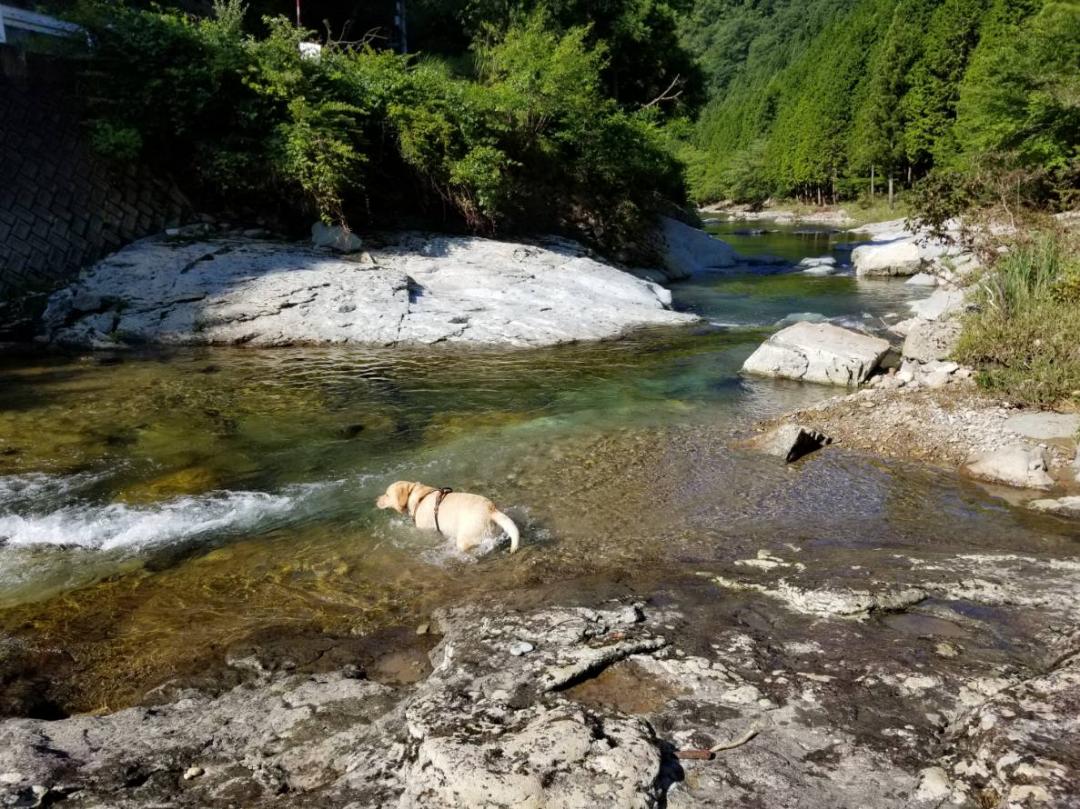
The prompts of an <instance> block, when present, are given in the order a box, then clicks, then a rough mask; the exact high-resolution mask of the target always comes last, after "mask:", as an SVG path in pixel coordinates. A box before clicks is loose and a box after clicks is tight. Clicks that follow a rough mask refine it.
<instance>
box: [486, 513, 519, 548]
mask: <svg viewBox="0 0 1080 809" xmlns="http://www.w3.org/2000/svg"><path fill="white" fill-rule="evenodd" d="M491 520H492V522H494V523H495V524H496V525H498V526H499V527H500V528H501V529H502V530H504V531H505V532H506V535H507V536H508V537H510V553H513V552H514V551H516V550H517V549H518V542H519V541H520V538H521V535H520V534H519V533H518V527H517V526H516V525H514V521H513V520H511V519H510V518H509V517H507V516H506V515H505V514H503V513H502V512H501V511H499V510H498V509H495V510H494V511H492V512H491Z"/></svg>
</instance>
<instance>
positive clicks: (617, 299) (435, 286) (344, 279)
mask: <svg viewBox="0 0 1080 809" xmlns="http://www.w3.org/2000/svg"><path fill="white" fill-rule="evenodd" d="M364 256H365V258H366V260H365V261H359V260H356V259H354V258H352V257H347V256H338V255H335V254H332V253H330V252H325V251H320V250H316V249H313V248H309V247H305V246H301V245H296V244H283V243H280V242H268V241H258V240H244V239H219V240H212V241H201V242H194V243H180V244H177V243H175V242H170V241H167V240H163V239H158V238H151V239H145V240H142V241H139V242H136V243H134V244H132V245H129V246H128V247H126V248H124V249H123V250H121V251H120V252H118V253H116V254H114V255H112V256H110V257H109V258H107V259H105V260H104V261H102V262H100V263H99V264H97V265H95V266H94V267H92V268H90V269H89V270H87V271H86V272H84V273H83V274H82V276H81V277H80V278H79V279H78V280H77V281H76V282H75V283H74V284H73V285H71V286H70V287H68V288H66V289H63V290H61V291H59V292H57V293H55V294H54V295H53V296H52V297H51V298H50V300H49V306H48V309H47V311H46V312H45V316H44V334H43V339H45V340H47V341H50V342H55V343H62V344H73V345H80V346H91V347H105V346H109V347H117V346H129V345H137V344H143V343H161V344H172V345H240V344H244V345H252V346H285V345H296V344H327V343H354V344H367V345H395V344H409V343H414V344H415V343H421V344H431V343H440V342H454V343H469V344H480V345H483V344H489V345H509V346H521V347H526V346H545V345H553V344H557V343H565V342H572V341H577V340H595V339H605V338H611V337H617V336H619V335H621V334H623V333H625V332H627V331H628V330H630V329H634V328H638V327H642V326H650V325H651V326H670V325H681V324H685V323H690V322H693V321H694V320H696V318H695V317H693V316H692V315H687V314H682V313H677V312H673V311H670V309H669V306H670V304H671V293H670V292H668V291H667V290H666V289H664V288H663V287H660V286H658V285H657V284H654V283H651V282H649V281H644V280H641V279H638V278H635V277H633V276H632V275H630V274H629V273H626V272H623V271H622V270H619V269H617V268H616V267H612V266H609V265H606V264H603V263H601V262H599V261H597V260H595V259H593V258H591V257H589V256H588V255H587V253H586V251H585V250H584V249H583V248H581V247H580V246H579V245H576V244H574V243H572V242H567V241H561V240H552V241H549V242H547V243H545V244H544V245H543V246H537V245H524V244H515V243H511V242H499V241H493V240H490V239H480V238H470V237H455V236H426V235H417V234H412V235H405V236H402V237H400V238H399V239H398V241H397V242H396V243H394V244H392V245H390V246H387V247H383V248H381V249H372V250H371V251H370V253H365V254H364Z"/></svg>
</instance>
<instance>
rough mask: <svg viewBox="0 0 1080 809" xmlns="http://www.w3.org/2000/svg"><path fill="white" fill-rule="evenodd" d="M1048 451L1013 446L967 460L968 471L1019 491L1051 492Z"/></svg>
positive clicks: (972, 474)
mask: <svg viewBox="0 0 1080 809" xmlns="http://www.w3.org/2000/svg"><path fill="white" fill-rule="evenodd" d="M1047 467H1048V463H1047V458H1046V450H1044V449H1043V448H1042V447H1027V446H1024V445H1022V444H1014V445H1013V446H1011V447H1005V448H1003V449H999V450H994V451H991V452H985V453H982V454H980V455H976V456H975V457H974V458H972V459H971V460H969V461H968V463H967V465H966V466H965V467H964V469H965V471H966V472H967V473H968V474H969V475H971V476H972V477H975V478H979V479H980V480H985V481H988V482H990V483H1002V484H1004V485H1006V486H1015V487H1017V488H1020V489H1049V488H1050V487H1051V486H1053V485H1054V479H1053V478H1051V477H1050V475H1049V473H1048V472H1047Z"/></svg>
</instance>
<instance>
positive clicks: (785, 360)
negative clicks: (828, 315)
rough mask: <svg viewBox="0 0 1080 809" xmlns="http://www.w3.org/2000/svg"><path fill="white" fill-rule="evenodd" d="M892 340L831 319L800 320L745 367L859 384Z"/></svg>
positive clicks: (770, 373) (825, 381)
mask: <svg viewBox="0 0 1080 809" xmlns="http://www.w3.org/2000/svg"><path fill="white" fill-rule="evenodd" d="M888 350H889V343H888V341H886V340H882V339H880V338H878V337H870V336H869V335H866V334H860V333H859V332H856V331H851V330H850V329H842V328H840V327H839V326H834V325H832V324H830V323H796V324H795V325H794V326H788V327H787V328H786V329H783V330H782V331H778V332H777V333H776V334H774V335H773V336H772V337H770V338H769V339H768V340H766V341H765V342H764V343H762V344H761V346H759V347H758V349H757V351H755V352H754V353H753V354H751V355H750V358H749V359H747V361H746V362H745V363H744V364H743V368H742V369H743V371H744V372H745V373H750V374H758V375H762V376H778V377H784V378H787V379H799V380H802V381H805V382H820V383H822V384H826V385H858V384H860V383H862V382H865V381H866V378H867V377H869V376H870V374H871V373H873V372H874V370H875V369H876V368H877V367H878V363H880V362H881V360H882V358H883V357H884V356H885V354H886V353H887V352H888Z"/></svg>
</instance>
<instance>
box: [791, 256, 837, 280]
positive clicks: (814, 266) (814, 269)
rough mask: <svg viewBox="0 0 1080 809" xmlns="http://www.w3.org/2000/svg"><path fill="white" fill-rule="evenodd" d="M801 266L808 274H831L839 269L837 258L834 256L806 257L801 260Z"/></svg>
mask: <svg viewBox="0 0 1080 809" xmlns="http://www.w3.org/2000/svg"><path fill="white" fill-rule="evenodd" d="M799 268H800V269H801V270H802V271H803V272H804V273H806V274H807V275H831V274H832V273H834V272H836V271H837V269H838V267H837V266H836V259H835V258H833V257H832V256H817V257H816V258H804V259H803V260H802V261H800V262H799Z"/></svg>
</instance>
